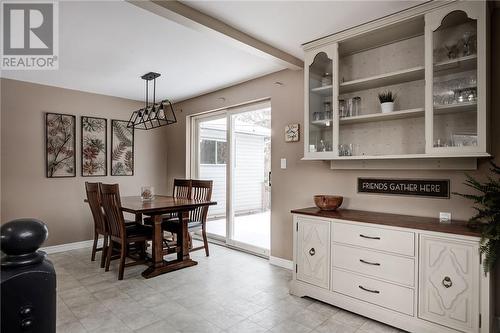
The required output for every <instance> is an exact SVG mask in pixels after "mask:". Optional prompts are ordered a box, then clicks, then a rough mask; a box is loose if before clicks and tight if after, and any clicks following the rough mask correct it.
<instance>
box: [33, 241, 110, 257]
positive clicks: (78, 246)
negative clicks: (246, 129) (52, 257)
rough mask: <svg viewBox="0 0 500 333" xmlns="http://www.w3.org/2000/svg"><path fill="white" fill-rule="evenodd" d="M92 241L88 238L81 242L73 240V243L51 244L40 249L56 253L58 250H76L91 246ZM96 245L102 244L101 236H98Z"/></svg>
mask: <svg viewBox="0 0 500 333" xmlns="http://www.w3.org/2000/svg"><path fill="white" fill-rule="evenodd" d="M93 243H94V240H93V239H89V240H86V241H81V242H74V243H66V244H61V245H53V246H46V247H42V248H40V250H41V251H44V252H46V253H48V254H51V253H58V252H65V251H70V250H77V249H84V248H87V247H92V244H93ZM97 246H98V247H101V246H102V238H99V240H98V242H97Z"/></svg>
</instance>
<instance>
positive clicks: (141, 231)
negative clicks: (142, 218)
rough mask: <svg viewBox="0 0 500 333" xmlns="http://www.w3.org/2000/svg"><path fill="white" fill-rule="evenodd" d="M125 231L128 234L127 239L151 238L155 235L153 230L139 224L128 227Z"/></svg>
mask: <svg viewBox="0 0 500 333" xmlns="http://www.w3.org/2000/svg"><path fill="white" fill-rule="evenodd" d="M125 230H126V232H127V237H140V236H146V237H151V235H152V234H153V229H152V228H150V227H148V226H144V225H142V224H138V223H136V224H135V225H130V226H127V228H126V229H125Z"/></svg>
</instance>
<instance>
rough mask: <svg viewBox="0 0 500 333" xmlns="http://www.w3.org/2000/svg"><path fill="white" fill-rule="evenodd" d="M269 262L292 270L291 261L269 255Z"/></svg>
mask: <svg viewBox="0 0 500 333" xmlns="http://www.w3.org/2000/svg"><path fill="white" fill-rule="evenodd" d="M269 263H270V264H271V265H274V266H278V267H281V268H286V269H289V270H293V261H291V260H286V259H282V258H278V257H273V256H269Z"/></svg>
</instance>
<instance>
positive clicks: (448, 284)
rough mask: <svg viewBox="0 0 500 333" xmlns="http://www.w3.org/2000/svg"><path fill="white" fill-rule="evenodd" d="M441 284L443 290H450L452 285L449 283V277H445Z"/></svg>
mask: <svg viewBox="0 0 500 333" xmlns="http://www.w3.org/2000/svg"><path fill="white" fill-rule="evenodd" d="M442 284H443V286H444V287H445V288H450V287H451V286H452V285H453V282H451V279H450V277H449V276H445V277H444V279H443V282H442Z"/></svg>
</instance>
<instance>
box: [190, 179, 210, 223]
mask: <svg viewBox="0 0 500 333" xmlns="http://www.w3.org/2000/svg"><path fill="white" fill-rule="evenodd" d="M191 185H192V190H191V191H192V194H191V198H193V199H195V200H204V201H209V200H211V199H212V188H213V181H212V180H196V179H193V180H191ZM207 215H208V206H204V207H198V208H196V209H194V210H192V211H191V212H190V216H189V219H190V220H191V221H200V222H206V220H207Z"/></svg>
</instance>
